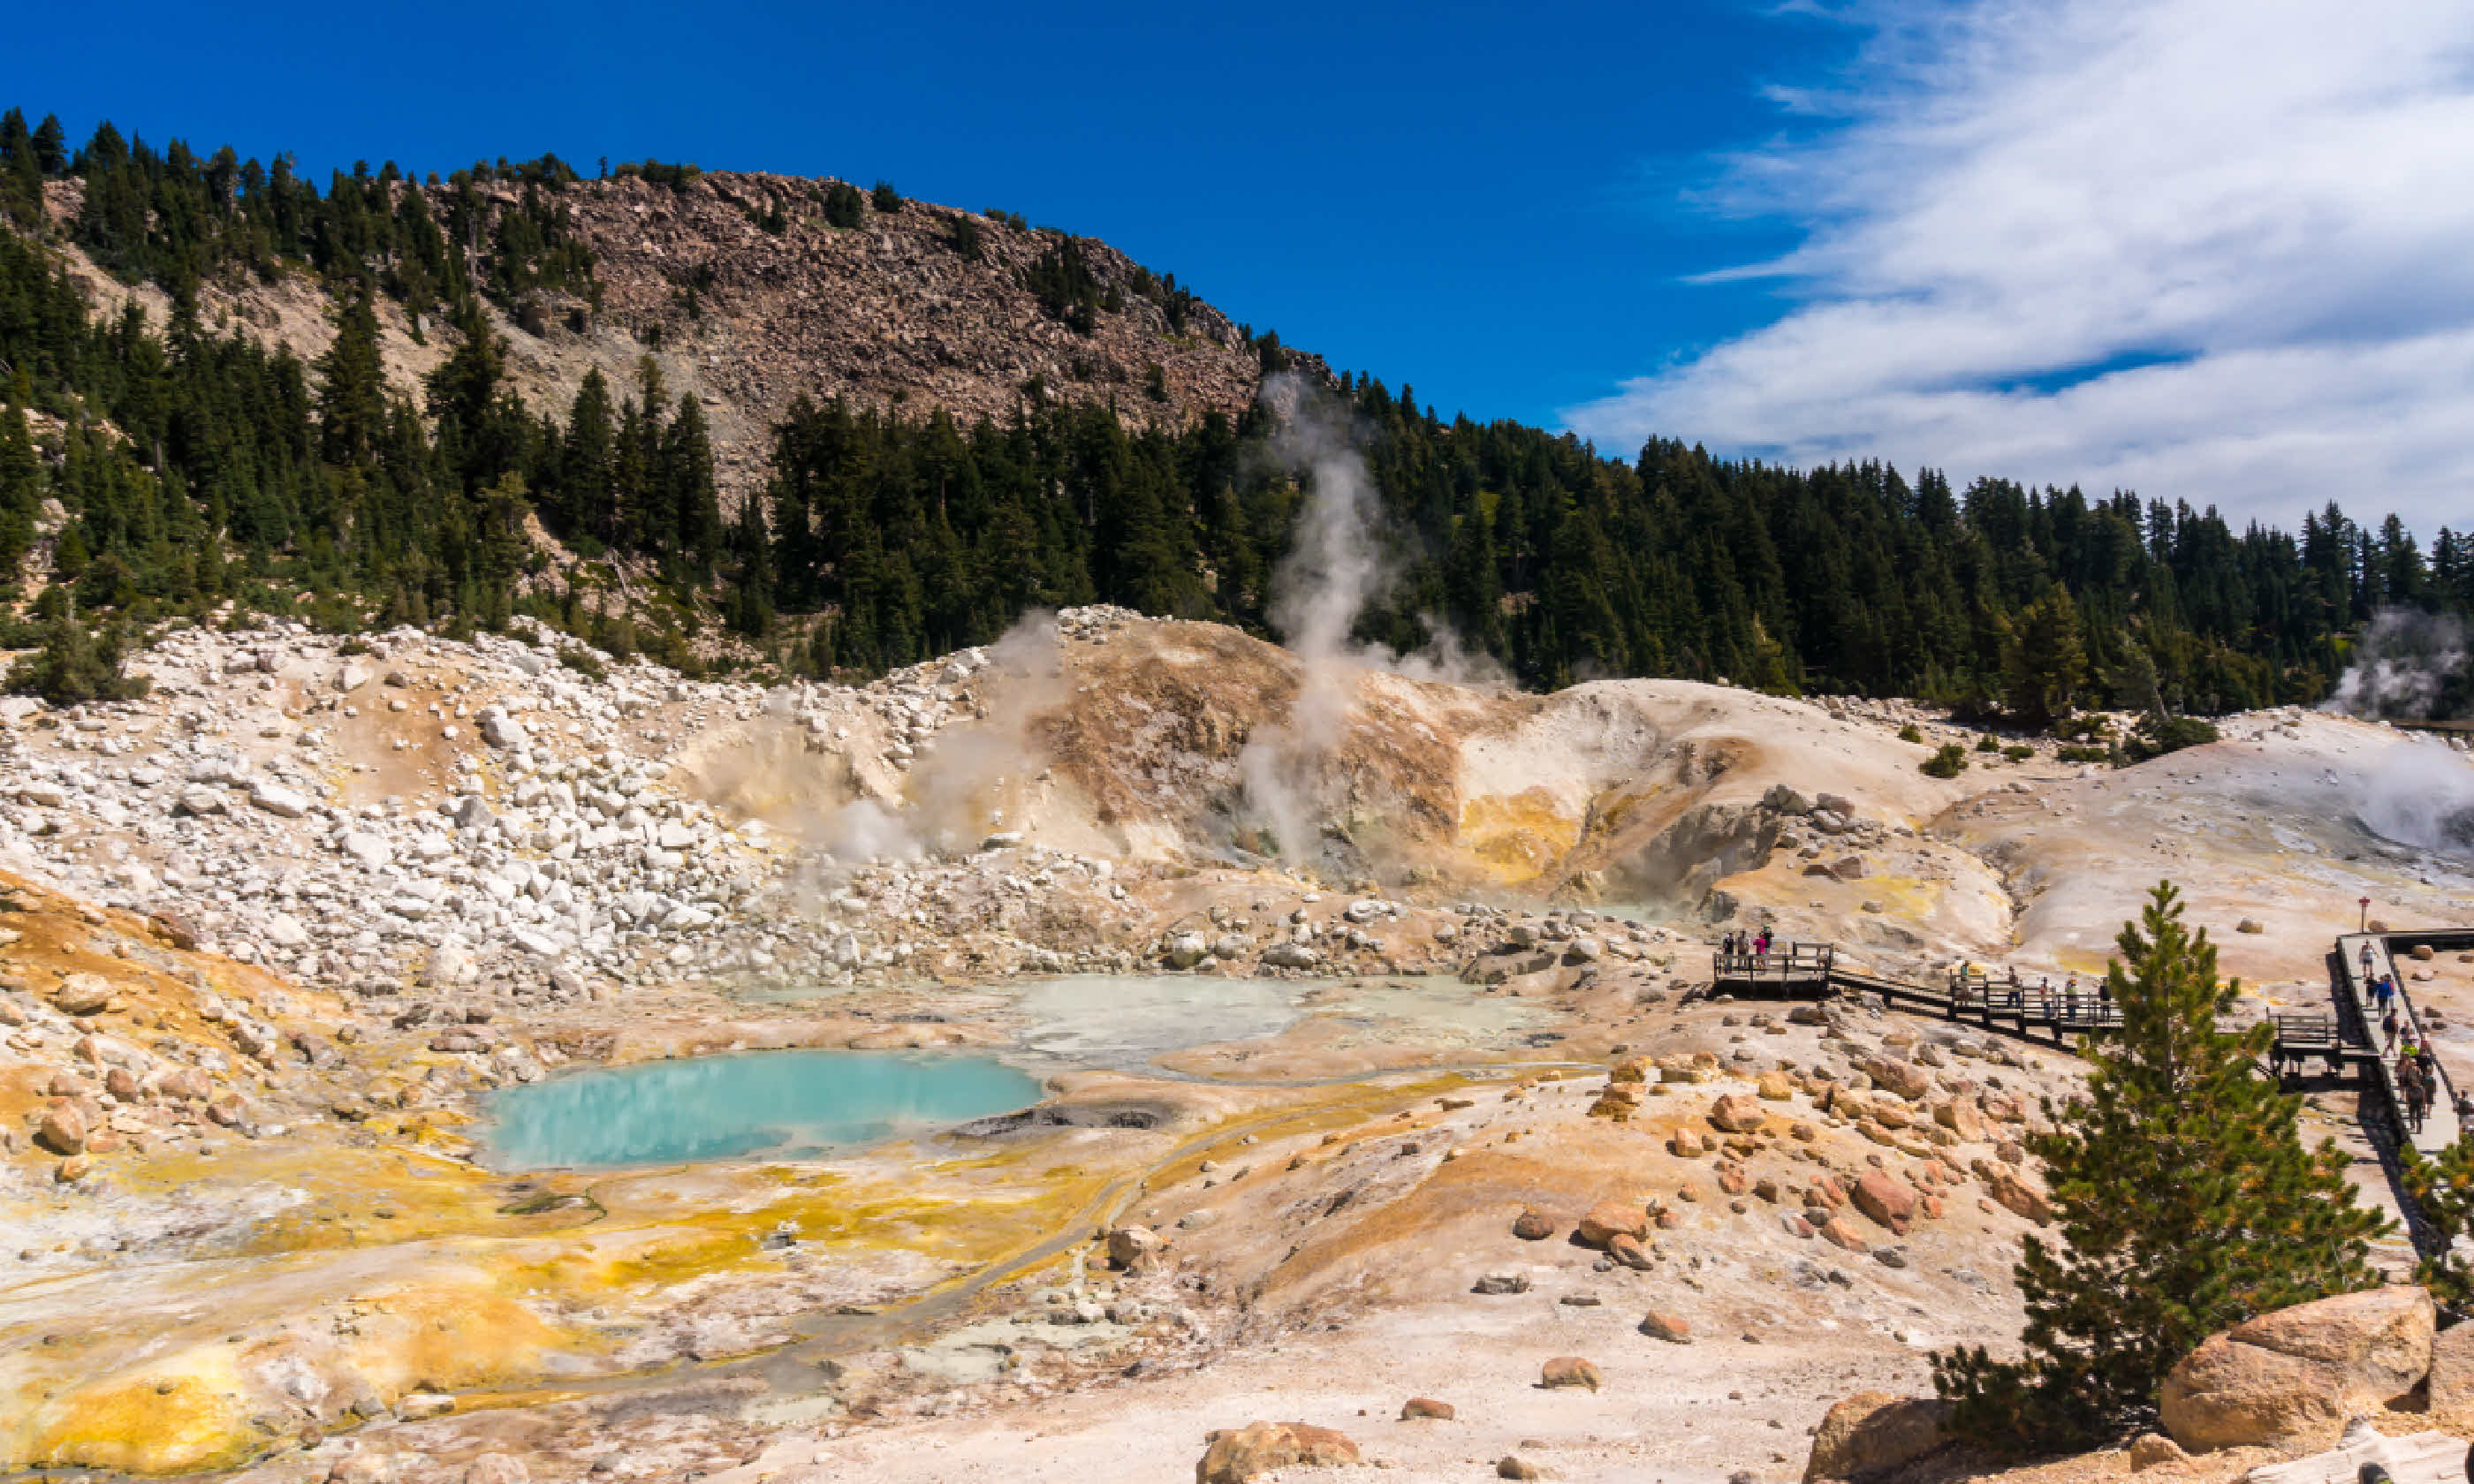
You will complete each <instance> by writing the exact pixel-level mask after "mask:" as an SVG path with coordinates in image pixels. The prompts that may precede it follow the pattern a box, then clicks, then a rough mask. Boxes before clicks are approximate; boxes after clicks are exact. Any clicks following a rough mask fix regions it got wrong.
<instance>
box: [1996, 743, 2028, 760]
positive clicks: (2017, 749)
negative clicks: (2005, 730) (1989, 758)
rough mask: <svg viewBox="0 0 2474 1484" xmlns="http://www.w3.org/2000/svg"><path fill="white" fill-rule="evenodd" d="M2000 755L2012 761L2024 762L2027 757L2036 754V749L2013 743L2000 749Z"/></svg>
mask: <svg viewBox="0 0 2474 1484" xmlns="http://www.w3.org/2000/svg"><path fill="white" fill-rule="evenodd" d="M2001 755H2002V756H2004V757H2007V758H2009V759H2010V760H2011V761H2012V762H2025V761H2026V760H2027V759H2028V758H2030V757H2033V756H2035V755H2036V750H2035V749H2034V748H2032V747H2027V746H2024V745H2021V744H2016V743H2014V744H2012V745H2011V746H2009V747H2005V748H2003V749H2002V750H2001Z"/></svg>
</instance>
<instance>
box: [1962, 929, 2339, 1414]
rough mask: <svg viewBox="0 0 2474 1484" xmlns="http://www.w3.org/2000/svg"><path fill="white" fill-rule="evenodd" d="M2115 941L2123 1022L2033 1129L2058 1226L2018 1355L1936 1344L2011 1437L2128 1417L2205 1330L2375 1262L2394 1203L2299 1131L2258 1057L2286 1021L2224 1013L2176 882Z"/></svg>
mask: <svg viewBox="0 0 2474 1484" xmlns="http://www.w3.org/2000/svg"><path fill="white" fill-rule="evenodd" d="M2115 941H2116V944H2117V945H2118V946H2119V947H2120V948H2121V957H2120V958H2118V959H2116V960H2114V961H2113V963H2112V964H2111V965H2110V966H2109V967H2108V969H2107V970H2106V976H2105V982H2106V985H2107V987H2108V990H2109V992H2110V993H2111V994H2112V997H2113V1002H2114V1004H2115V1005H2117V1006H2118V1007H2120V1009H2121V1011H2122V1033H2121V1035H2120V1037H2119V1038H2118V1039H2113V1040H2108V1041H2089V1042H2088V1043H2087V1044H2086V1046H2085V1047H2084V1054H2085V1056H2086V1057H2087V1060H2088V1063H2089V1072H2088V1081H2087V1095H2086V1096H2085V1098H2084V1099H2081V1100H2076V1101H2073V1102H2071V1103H2068V1104H2066V1105H2064V1106H2062V1107H2061V1108H2060V1109H2058V1110H2055V1111H2053V1117H2054V1120H2055V1127H2054V1129H2053V1131H2052V1132H2050V1133H2049V1134H2041V1135H2038V1136H2036V1137H2034V1138H2033V1139H2032V1140H2031V1144H2032V1147H2033V1149H2034V1151H2035V1153H2036V1154H2037V1155H2038V1156H2039V1157H2040V1158H2041V1159H2043V1161H2045V1166H2046V1181H2047V1184H2048V1185H2049V1187H2050V1193H2051V1199H2052V1204H2053V1207H2054V1209H2055V1211H2056V1214H2057V1217H2058V1220H2059V1222H2060V1227H2061V1236H2062V1243H2063V1245H2061V1246H2060V1247H2057V1248H2056V1247H2049V1246H2047V1245H2046V1243H2045V1241H2044V1240H2043V1239H2042V1238H2040V1237H2038V1236H2035V1235H2033V1234H2030V1235H2029V1236H2028V1237H2027V1238H2026V1252H2025V1258H2024V1260H2023V1261H2022V1262H2021V1263H2020V1265H2019V1268H2018V1278H2019V1287H2020V1291H2021V1295H2022V1297H2023V1298H2024V1300H2025V1305H2026V1311H2027V1325H2026V1329H2025V1334H2024V1335H2023V1336H2022V1338H2023V1340H2024V1342H2025V1348H2026V1352H2027V1353H2026V1356H2025V1358H2024V1359H2022V1360H2018V1361H1997V1360H1994V1359H1993V1358H1991V1357H1990V1356H1989V1355H1988V1354H1987V1353H1986V1352H1984V1351H1983V1350H1982V1349H1981V1348H1978V1349H1976V1350H1972V1351H1970V1350H1960V1351H1957V1352H1952V1353H1949V1354H1944V1355H1940V1356H1937V1357H1935V1360H1934V1379H1935V1382H1936V1384H1937V1386H1938V1387H1939V1389H1940V1391H1941V1394H1942V1396H1943V1397H1944V1398H1945V1399H1947V1400H1951V1401H1953V1403H1955V1410H1954V1412H1953V1419H1952V1424H1953V1428H1954V1430H1955V1431H1957V1432H1958V1433H1959V1434H1960V1435H1961V1436H1963V1437H1966V1438H1969V1439H1971V1440H1973V1441H1975V1442H1977V1443H1981V1444H1984V1445H1987V1446H1990V1447H1993V1448H2000V1449H2002V1450H2005V1451H2036V1450H2047V1449H2050V1450H2059V1449H2063V1448H2084V1447H2087V1446H2090V1445H2094V1444H2099V1443H2102V1442H2105V1441H2108V1440H2111V1439H2113V1438H2117V1437H2120V1436H2122V1435H2124V1434H2126V1433H2127V1432H2129V1431H2130V1430H2132V1429H2134V1428H2136V1427H2138V1426H2140V1425H2142V1424H2145V1423H2146V1422H2147V1421H2148V1420H2149V1419H2150V1418H2152V1417H2153V1415H2154V1412H2155V1407H2156V1393H2157V1387H2158V1385H2159V1384H2160V1383H2161V1382H2162V1380H2163V1379H2164V1376H2165V1373H2166V1372H2167V1371H2169V1370H2171V1368H2172V1367H2173V1365H2175V1364H2176V1363H2177V1362H2179V1361H2180V1360H2181V1359H2182V1357H2183V1356H2185V1355H2187V1354H2189V1353H2190V1352H2192V1351H2193V1350H2195V1349H2196V1348H2197V1347H2198V1344H2199V1342H2200V1341H2201V1340H2203V1339H2205V1338H2206V1337H2207V1336H2208V1335H2210V1334H2212V1333H2214V1332H2216V1331H2217V1330H2219V1329H2223V1328H2227V1327H2229V1326H2232V1325H2236V1324H2239V1323H2241V1322H2242V1321H2243V1320H2245V1319H2248V1318H2250V1317H2251V1316H2252V1315H2255V1314H2262V1313H2266V1312H2268V1311H2269V1310H2271V1309H2278V1308H2284V1307H2287V1306H2289V1305H2291V1304H2301V1303H2305V1302H2308V1301H2310V1300H2312V1299H2317V1298H2323V1297H2326V1296H2327V1295H2329V1294H2333V1293H2344V1292H2350V1291H2352V1290H2354V1289H2357V1288H2365V1287H2369V1286H2372V1285H2374V1284H2376V1283H2378V1282H2379V1281H2380V1279H2379V1277H2378V1275H2377V1274H2376V1273H2374V1272H2373V1271H2372V1269H2371V1268H2370V1266H2369V1263H2368V1261H2367V1257H2368V1248H2367V1247H2366V1245H2365V1242H2366V1239H2367V1238H2369V1237H2371V1236H2373V1235H2376V1234H2377V1233H2379V1232H2380V1231H2381V1230H2382V1229H2383V1227H2384V1225H2385V1223H2384V1221H2383V1220H2382V1218H2381V1217H2380V1216H2379V1215H2378V1214H2377V1213H2375V1212H2372V1211H2368V1210H2365V1209H2359V1208H2357V1207H2356V1206H2355V1205H2354V1192H2353V1187H2352V1186H2351V1185H2349V1184H2348V1183H2347V1182H2346V1179H2345V1168H2346V1164H2347V1159H2346V1156H2345V1155H2344V1154H2343V1153H2342V1152H2341V1151H2340V1150H2339V1149H2338V1148H2337V1146H2336V1144H2335V1143H2334V1142H2333V1141H2328V1142H2323V1143H2321V1145H2320V1146H2319V1148H2317V1149H2316V1150H2311V1149H2306V1148H2304V1147H2303V1145H2302V1141H2301V1138H2300V1137H2299V1135H2298V1134H2297V1132H2296V1124H2295V1117H2296V1114H2297V1113H2298V1112H2299V1110H2300V1099H2298V1098H2294V1097H2291V1096H2288V1095H2287V1094H2286V1093H2284V1092H2283V1091H2282V1090H2280V1089H2278V1087H2277V1086H2276V1084H2275V1082H2274V1081H2272V1080H2270V1079H2268V1078H2267V1077H2264V1076H2262V1075H2261V1074H2260V1064H2261V1062H2262V1060H2263V1059H2264V1058H2265V1057H2266V1055H2267V1053H2268V1043H2269V1041H2271V1040H2272V1039H2273V1037H2274V1035H2275V1027H2274V1026H2273V1025H2272V1024H2270V1023H2268V1022H2265V1021H2263V1022H2262V1023H2260V1024H2258V1025H2256V1026H2253V1027H2251V1028H2250V1029H2249V1030H2247V1031H2244V1032H2241V1033H2229V1032H2225V1031H2220V1030H2219V1029H2218V1028H2217V1021H2218V1017H2219V1016H2222V1015H2224V1014H2225V1013H2226V1012H2228V1011H2230V1010H2231V1009H2232V1008H2233V1004H2234V1000H2235V997H2236V993H2237V991H2238V989H2239V986H2238V984H2236V983H2233V982H2226V983H2222V984H2219V982H2218V979H2217V950H2216V946H2215V945H2213V944H2211V943H2210V942H2209V941H2208V935H2207V932H2206V930H2205V929H2204V928H2203V929H2200V930H2199V931H2198V932H2196V933H2193V932H2192V931H2191V930H2190V929H2188V928H2186V927H2185V926H2184V925H2183V922H2182V903H2181V900H2180V894H2179V893H2178V892H2177V891H2176V890H2175V889H2174V888H2173V886H2172V885H2171V883H2161V884H2159V885H2158V886H2157V888H2156V889H2155V891H2154V892H2153V893H2152V894H2151V895H2150V898H2149V900H2148V904H2147V908H2146V910H2145V911H2144V912H2143V914H2142V916H2141V921H2140V922H2138V923H2136V924H2133V923H2124V924H2123V925H2122V935H2121V936H2120V937H2119V938H2118V939H2116V940H2115Z"/></svg>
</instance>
